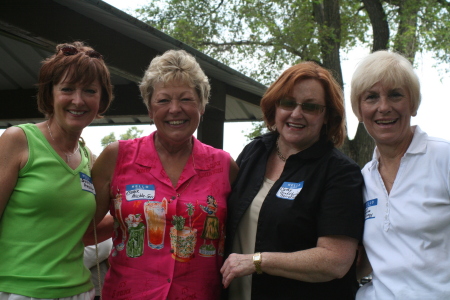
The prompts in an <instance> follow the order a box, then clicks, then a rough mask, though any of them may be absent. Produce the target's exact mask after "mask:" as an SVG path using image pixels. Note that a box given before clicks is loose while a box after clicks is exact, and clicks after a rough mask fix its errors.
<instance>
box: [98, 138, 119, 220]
mask: <svg viewBox="0 0 450 300" xmlns="http://www.w3.org/2000/svg"><path fill="white" fill-rule="evenodd" d="M118 153H119V142H114V143H111V144H109V145H108V146H107V147H106V148H105V149H104V150H103V152H102V153H101V154H100V156H99V157H98V158H97V160H96V161H95V163H94V167H93V168H92V182H93V183H94V188H95V200H96V201H97V211H96V213H95V220H96V222H97V223H98V222H100V221H101V220H102V219H103V217H104V216H105V215H106V213H107V212H108V210H109V204H110V199H111V180H112V177H113V175H114V169H115V167H116V161H117V155H118Z"/></svg>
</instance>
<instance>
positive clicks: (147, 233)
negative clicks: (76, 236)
mask: <svg viewBox="0 0 450 300" xmlns="http://www.w3.org/2000/svg"><path fill="white" fill-rule="evenodd" d="M154 135H155V132H154V133H152V134H151V135H149V136H147V137H143V138H138V139H134V140H128V141H120V142H119V153H118V157H117V164H116V168H115V171H114V176H113V179H112V182H111V188H112V190H113V194H114V195H115V198H113V199H111V203H112V204H111V215H113V216H114V218H115V226H114V228H115V229H114V233H113V242H114V244H113V245H114V247H113V249H112V252H111V255H110V257H109V262H110V264H111V268H110V270H109V271H108V274H107V275H106V278H105V283H104V287H103V299H133V300H139V299H180V300H181V299H197V300H202V299H204V300H211V299H218V298H219V296H220V292H221V289H222V284H221V274H220V271H219V270H220V267H221V266H222V263H223V246H224V240H225V220H226V213H227V207H226V200H227V196H228V194H229V193H230V182H229V168H230V159H231V158H230V155H229V154H228V153H226V152H224V151H222V150H218V149H215V148H212V147H210V146H208V145H205V144H202V143H201V142H200V141H198V140H197V139H196V138H195V137H192V139H193V151H192V155H191V157H190V158H189V160H188V162H187V163H186V166H185V167H184V169H183V172H182V173H181V176H180V179H179V181H178V184H177V187H176V188H173V186H172V183H171V181H170V179H169V177H168V176H167V175H166V173H165V171H164V168H163V166H162V164H161V162H160V160H159V157H158V154H157V152H156V149H155V145H154Z"/></svg>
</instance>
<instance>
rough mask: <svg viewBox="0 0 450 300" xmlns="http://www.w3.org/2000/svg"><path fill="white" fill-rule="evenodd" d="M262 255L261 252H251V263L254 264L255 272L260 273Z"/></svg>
mask: <svg viewBox="0 0 450 300" xmlns="http://www.w3.org/2000/svg"><path fill="white" fill-rule="evenodd" d="M261 262H262V255H261V252H256V253H255V254H253V264H254V265H255V269H256V274H262V273H263V272H262V270H261Z"/></svg>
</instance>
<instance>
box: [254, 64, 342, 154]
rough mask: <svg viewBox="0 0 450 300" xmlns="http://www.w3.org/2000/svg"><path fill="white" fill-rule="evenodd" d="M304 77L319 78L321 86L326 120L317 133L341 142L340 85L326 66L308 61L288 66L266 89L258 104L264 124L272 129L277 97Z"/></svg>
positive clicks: (282, 96) (338, 144)
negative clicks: (323, 94) (323, 91)
mask: <svg viewBox="0 0 450 300" xmlns="http://www.w3.org/2000/svg"><path fill="white" fill-rule="evenodd" d="M305 79H315V80H317V81H319V82H320V83H321V84H322V87H323V89H324V90H325V105H326V107H327V108H326V111H325V112H326V120H327V124H324V125H323V127H322V130H321V136H326V137H327V139H328V140H330V141H331V142H333V144H334V145H335V146H336V147H339V146H341V145H342V144H343V143H344V139H345V135H346V130H345V109H344V96H343V94H342V89H341V87H340V86H339V84H338V83H337V81H336V80H335V79H334V77H333V76H332V75H331V73H330V72H329V71H328V70H327V69H325V68H323V67H321V66H319V65H318V64H316V63H314V62H310V61H308V62H302V63H299V64H297V65H295V66H292V67H290V68H289V69H287V70H286V71H284V72H283V74H281V76H280V77H279V78H278V79H277V80H276V81H275V82H274V83H273V84H272V85H271V86H270V87H269V88H268V89H267V91H266V93H265V94H264V96H263V98H262V99H261V104H260V106H261V110H262V112H263V119H264V121H265V122H266V126H267V128H268V129H269V130H270V131H276V128H275V112H276V108H277V105H278V100H279V99H281V98H284V97H289V96H291V94H292V91H293V89H294V86H295V84H296V83H298V82H299V81H302V80H305Z"/></svg>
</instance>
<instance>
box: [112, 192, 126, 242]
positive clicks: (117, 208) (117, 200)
mask: <svg viewBox="0 0 450 300" xmlns="http://www.w3.org/2000/svg"><path fill="white" fill-rule="evenodd" d="M113 202H114V212H115V214H116V220H117V222H118V223H119V226H120V231H121V232H122V242H121V243H120V244H118V245H117V246H116V249H117V251H122V250H123V249H124V248H125V241H126V240H127V228H126V227H125V224H124V223H123V219H122V209H121V206H122V194H120V191H119V190H118V191H117V194H116V197H115V198H114V200H113Z"/></svg>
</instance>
